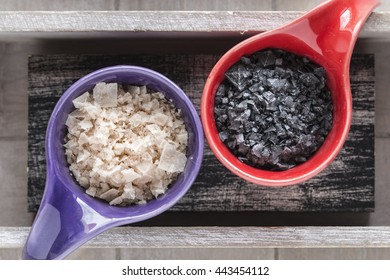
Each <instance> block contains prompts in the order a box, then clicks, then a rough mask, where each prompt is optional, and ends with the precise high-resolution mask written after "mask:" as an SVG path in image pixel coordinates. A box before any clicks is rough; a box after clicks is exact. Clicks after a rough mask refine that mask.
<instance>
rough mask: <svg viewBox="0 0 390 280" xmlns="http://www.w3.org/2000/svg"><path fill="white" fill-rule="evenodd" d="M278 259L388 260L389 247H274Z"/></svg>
mask: <svg viewBox="0 0 390 280" xmlns="http://www.w3.org/2000/svg"><path fill="white" fill-rule="evenodd" d="M276 250H277V254H276V255H277V257H278V259H279V260H389V259H390V248H303V249H302V248H289V249H283V248H281V249H276Z"/></svg>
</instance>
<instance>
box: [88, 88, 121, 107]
mask: <svg viewBox="0 0 390 280" xmlns="http://www.w3.org/2000/svg"><path fill="white" fill-rule="evenodd" d="M93 98H94V100H95V102H96V103H97V104H99V105H100V107H104V108H107V107H116V106H117V105H118V84H116V83H107V84H106V83H98V84H96V86H95V87H94V88H93Z"/></svg>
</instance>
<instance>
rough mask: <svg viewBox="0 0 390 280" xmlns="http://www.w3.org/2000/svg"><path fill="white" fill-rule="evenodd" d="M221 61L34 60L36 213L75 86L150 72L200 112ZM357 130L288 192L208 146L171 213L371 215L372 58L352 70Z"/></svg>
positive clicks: (180, 57)
mask: <svg viewBox="0 0 390 280" xmlns="http://www.w3.org/2000/svg"><path fill="white" fill-rule="evenodd" d="M218 58H219V55H212V54H162V55H158V54H157V55H145V54H142V53H141V54H136V55H127V56H104V55H44V56H37V55H35V56H31V57H30V58H29V64H28V69H29V87H28V93H29V126H28V141H29V142H28V148H29V155H28V170H29V172H28V175H29V176H28V194H29V197H28V199H29V201H28V202H29V210H30V211H36V210H37V208H38V206H39V201H40V199H41V196H42V193H43V189H44V185H45V172H46V165H45V164H46V163H45V157H44V154H45V150H44V143H45V132H46V126H47V121H48V119H49V117H50V114H51V111H52V109H53V108H54V105H55V103H56V101H57V100H58V98H59V97H60V96H61V95H62V93H63V92H65V90H66V89H67V88H68V87H69V86H70V85H71V84H72V83H74V82H75V81H76V80H77V79H79V78H81V77H82V76H84V75H85V74H87V73H90V72H92V71H94V70H97V69H99V68H102V67H106V66H111V65H118V64H130V65H140V66H144V67H149V68H151V69H153V70H156V71H158V72H160V73H162V74H164V75H166V76H167V77H168V78H170V79H172V80H173V81H174V82H175V83H177V84H178V85H179V86H180V87H181V88H182V89H183V90H184V92H186V93H187V94H188V96H189V97H190V98H191V100H192V101H193V103H194V104H195V107H196V108H197V109H198V110H199V105H200V98H201V93H202V90H203V86H204V83H205V80H206V78H207V76H208V73H209V72H210V71H211V69H212V67H213V66H214V64H215V63H216V62H217V60H218ZM351 88H352V95H353V106H354V113H353V122H352V127H351V131H350V133H349V137H348V140H347V142H346V143H345V146H344V148H343V149H342V151H341V153H340V154H339V155H338V157H337V158H336V160H335V161H334V162H333V163H332V164H331V165H330V166H329V167H328V168H327V169H326V170H325V171H323V172H322V173H321V174H319V175H318V176H316V177H315V178H313V179H311V180H309V181H307V182H305V183H303V184H300V185H294V186H289V187H284V188H269V187H263V186H256V185H254V184H250V183H247V182H246V181H244V180H242V179H241V178H239V177H237V176H235V175H234V174H232V173H231V172H230V171H228V170H227V169H226V168H225V167H224V166H223V165H221V164H220V163H219V162H218V160H216V158H215V156H214V155H213V154H212V153H211V151H210V149H209V148H208V146H207V145H206V151H205V156H204V161H203V164H202V168H201V171H200V173H199V176H198V178H197V180H196V182H195V183H194V184H193V186H192V187H191V189H190V191H189V192H188V193H187V194H186V195H185V196H184V197H183V198H182V199H181V200H180V202H179V203H177V204H176V205H175V206H174V207H173V208H172V209H171V210H170V211H220V212H229V211H234V212H240V211H290V212H302V211H306V212H307V211H310V212H313V211H334V212H338V211H343V212H345V211H353V212H359V211H360V212H361V211H363V212H367V211H373V210H374V188H375V166H374V165H375V161H374V123H375V111H374V57H373V56H372V55H355V56H354V58H353V59H352V64H351Z"/></svg>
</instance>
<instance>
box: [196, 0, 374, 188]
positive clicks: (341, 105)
mask: <svg viewBox="0 0 390 280" xmlns="http://www.w3.org/2000/svg"><path fill="white" fill-rule="evenodd" d="M378 3H379V1H378V0H365V1H355V0H341V1H332V0H331V1H326V2H324V3H323V4H321V5H320V6H318V7H317V8H315V9H313V10H312V11H310V12H308V13H307V14H305V15H304V16H302V17H301V18H299V19H297V20H296V21H294V22H292V23H290V24H288V25H286V26H283V27H281V28H278V29H275V30H273V31H270V32H265V33H262V34H259V35H256V36H253V37H251V38H249V39H247V40H245V41H243V42H241V43H240V44H238V45H236V46H235V47H233V48H232V49H230V50H229V51H228V52H227V53H226V54H225V55H224V56H223V57H222V58H221V59H220V60H219V61H218V63H217V64H216V65H215V66H214V68H213V69H212V71H211V73H210V75H209V77H208V79H207V82H206V84H205V87H204V91H203V95H202V101H201V118H202V123H203V128H204V131H205V136H206V138H207V141H208V143H209V146H210V148H211V150H212V151H213V152H214V154H215V156H216V157H217V158H218V159H219V161H220V162H221V163H222V164H224V165H225V166H226V167H227V168H228V169H229V170H231V171H232V172H233V173H235V174H236V175H238V176H240V177H242V178H243V179H245V180H247V181H249V182H252V183H255V184H259V185H265V186H285V185H292V184H297V183H301V182H303V181H305V180H307V179H309V178H311V177H313V176H314V175H316V174H318V173H319V172H320V171H322V170H323V169H324V168H326V167H327V166H328V165H329V164H330V163H331V162H332V161H333V159H334V158H335V157H336V155H337V154H338V153H339V151H340V149H341V148H342V146H343V144H344V142H345V140H346V138H347V136H348V131H349V128H350V125H351V120H352V96H351V91H350V83H349V62H350V59H351V55H352V50H353V47H354V44H355V42H356V39H357V36H358V33H359V31H360V29H361V27H362V26H363V23H364V21H365V20H366V19H367V17H368V16H369V14H370V13H371V11H372V9H373V8H374V7H375V6H376V5H377V4H378ZM267 48H279V49H283V50H286V51H289V52H292V53H295V54H297V55H300V56H306V57H308V58H309V59H311V60H313V61H314V62H316V63H318V64H319V65H321V66H323V67H324V68H325V70H326V73H327V85H328V87H329V89H330V91H331V92H332V100H333V107H334V109H333V110H334V111H333V127H332V129H331V131H330V132H329V135H328V136H327V138H326V139H325V142H324V143H323V145H322V146H321V147H320V148H319V150H318V151H317V152H316V153H315V154H314V155H313V156H312V157H311V158H310V159H309V160H307V161H306V162H305V163H303V164H300V165H298V166H296V167H293V168H291V169H289V170H286V171H266V170H261V169H258V168H254V167H251V166H249V165H247V164H244V163H242V162H241V161H239V160H238V159H237V158H236V156H234V155H233V154H232V153H231V152H230V151H229V149H228V148H227V147H226V146H225V144H224V143H223V142H222V141H221V140H220V139H219V136H218V131H217V128H216V124H215V120H214V99H215V94H216V91H217V89H218V87H219V85H220V84H221V82H222V81H223V80H224V78H225V77H224V74H225V72H226V71H227V70H228V69H229V68H230V67H231V66H232V65H233V64H235V63H236V62H237V61H239V60H240V58H241V57H242V56H248V55H251V54H253V53H254V52H257V51H259V50H263V49H267Z"/></svg>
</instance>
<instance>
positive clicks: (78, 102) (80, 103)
mask: <svg viewBox="0 0 390 280" xmlns="http://www.w3.org/2000/svg"><path fill="white" fill-rule="evenodd" d="M89 97H90V96H89V92H88V91H87V92H85V93H83V94H82V95H80V96H79V97H77V98H75V99H73V101H72V102H73V106H74V107H75V108H83V107H85V106H88V105H89V103H88V100H89Z"/></svg>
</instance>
